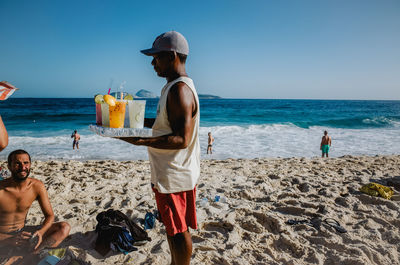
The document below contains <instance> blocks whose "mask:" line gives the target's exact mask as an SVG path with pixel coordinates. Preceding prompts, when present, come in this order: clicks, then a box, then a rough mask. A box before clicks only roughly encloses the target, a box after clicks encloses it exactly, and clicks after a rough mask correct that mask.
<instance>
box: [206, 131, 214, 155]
mask: <svg viewBox="0 0 400 265" xmlns="http://www.w3.org/2000/svg"><path fill="white" fill-rule="evenodd" d="M213 143H214V137H212V135H211V132H208V146H207V155H208V152H210V154H212V145H213Z"/></svg>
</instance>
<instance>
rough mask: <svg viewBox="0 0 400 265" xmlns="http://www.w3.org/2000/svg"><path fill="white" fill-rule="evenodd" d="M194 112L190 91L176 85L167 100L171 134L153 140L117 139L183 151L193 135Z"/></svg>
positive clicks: (136, 138)
mask: <svg viewBox="0 0 400 265" xmlns="http://www.w3.org/2000/svg"><path fill="white" fill-rule="evenodd" d="M195 111H197V106H196V101H195V99H194V95H193V92H192V90H191V89H190V88H189V87H188V86H187V85H186V84H184V83H181V82H179V83H176V84H175V85H174V86H173V87H172V88H171V89H170V92H169V94H168V99H167V112H168V120H169V123H170V126H171V129H172V133H171V134H169V135H163V136H159V137H153V138H140V137H134V138H130V137H121V138H119V139H121V140H123V141H126V142H128V143H131V144H135V145H146V146H150V147H154V148H160V149H184V148H186V147H187V146H188V144H189V141H190V139H191V137H192V134H193V128H194V119H193V116H194V113H195Z"/></svg>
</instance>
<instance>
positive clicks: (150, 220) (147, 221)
mask: <svg viewBox="0 0 400 265" xmlns="http://www.w3.org/2000/svg"><path fill="white" fill-rule="evenodd" d="M155 223H156V217H155V216H154V214H153V213H151V212H147V213H146V215H145V216H144V230H148V229H153V228H154V226H155Z"/></svg>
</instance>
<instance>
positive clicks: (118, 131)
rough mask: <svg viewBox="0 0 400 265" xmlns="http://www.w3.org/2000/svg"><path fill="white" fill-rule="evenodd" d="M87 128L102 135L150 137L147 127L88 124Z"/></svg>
mask: <svg viewBox="0 0 400 265" xmlns="http://www.w3.org/2000/svg"><path fill="white" fill-rule="evenodd" d="M89 130H91V131H92V132H94V133H95V134H98V135H100V136H104V137H152V130H151V129H148V128H143V129H135V128H109V127H103V126H98V125H94V124H90V125H89Z"/></svg>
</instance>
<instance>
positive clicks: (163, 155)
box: [148, 76, 200, 193]
mask: <svg viewBox="0 0 400 265" xmlns="http://www.w3.org/2000/svg"><path fill="white" fill-rule="evenodd" d="M177 82H184V83H185V84H186V85H187V86H188V87H190V89H191V90H192V92H193V95H194V97H195V100H196V105H197V112H196V115H195V116H194V117H193V119H194V120H195V121H194V128H193V135H192V138H191V139H190V141H189V144H188V146H187V148H185V149H173V150H171V149H158V148H152V147H148V152H149V160H150V166H151V183H152V184H154V188H156V189H157V190H158V191H159V192H160V193H175V192H181V191H187V190H192V189H194V187H195V186H196V183H197V180H198V179H199V176H200V143H199V126H200V104H199V98H198V96H197V92H196V89H195V87H194V84H193V81H192V79H190V78H189V77H183V76H182V77H179V78H177V79H175V80H174V81H171V82H169V83H167V84H166V85H165V86H164V87H163V89H162V90H161V97H160V100H159V102H158V106H157V117H156V120H155V122H154V125H153V127H152V129H153V137H157V136H162V135H167V134H170V133H172V129H171V127H170V124H169V121H168V113H167V97H168V92H169V90H170V88H171V87H172V86H173V85H174V84H175V83H177Z"/></svg>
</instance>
